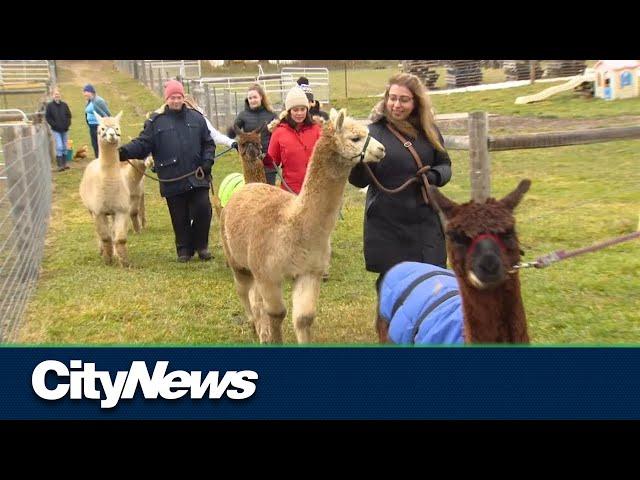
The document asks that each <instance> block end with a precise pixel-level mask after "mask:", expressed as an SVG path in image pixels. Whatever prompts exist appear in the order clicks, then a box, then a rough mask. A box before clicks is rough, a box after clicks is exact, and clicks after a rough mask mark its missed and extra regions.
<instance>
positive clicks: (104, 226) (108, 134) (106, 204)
mask: <svg viewBox="0 0 640 480" xmlns="http://www.w3.org/2000/svg"><path fill="white" fill-rule="evenodd" d="M121 116H122V112H120V113H118V115H116V116H115V117H104V118H102V117H100V116H99V115H98V114H96V118H98V121H99V122H100V123H99V125H98V151H99V155H98V158H96V159H95V160H92V161H91V162H90V163H89V165H87V168H86V169H85V171H84V173H83V175H82V180H81V181H80V198H81V199H82V203H83V204H84V206H85V207H87V209H88V210H89V212H90V213H91V216H92V217H93V219H94V221H95V227H96V233H97V234H98V241H99V244H100V254H101V255H102V257H103V259H104V261H105V263H107V264H110V263H111V262H112V261H113V254H114V246H115V254H116V258H117V260H118V263H119V264H120V265H122V266H127V265H128V264H129V260H128V258H127V230H128V224H129V215H130V192H129V186H128V185H127V182H126V181H125V178H124V176H123V175H122V168H121V165H120V156H119V154H118V147H119V146H120V117H121ZM109 217H111V218H112V219H113V225H112V226H111V225H109Z"/></svg>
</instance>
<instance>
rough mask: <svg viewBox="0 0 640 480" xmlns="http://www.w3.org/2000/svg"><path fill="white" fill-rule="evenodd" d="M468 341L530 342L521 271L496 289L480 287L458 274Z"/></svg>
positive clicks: (466, 339) (465, 333)
mask: <svg viewBox="0 0 640 480" xmlns="http://www.w3.org/2000/svg"><path fill="white" fill-rule="evenodd" d="M458 284H459V285H460V294H461V296H462V308H463V312H464V336H465V343H529V335H528V333H527V323H526V316H525V312H524V306H523V304H522V296H521V294H520V280H519V278H518V275H517V274H515V275H514V276H512V277H510V278H508V279H507V280H506V281H505V282H504V283H503V284H502V285H500V286H498V287H496V288H495V289H493V290H477V289H475V288H473V287H471V286H469V285H468V284H467V283H466V282H465V281H464V280H461V279H460V277H458Z"/></svg>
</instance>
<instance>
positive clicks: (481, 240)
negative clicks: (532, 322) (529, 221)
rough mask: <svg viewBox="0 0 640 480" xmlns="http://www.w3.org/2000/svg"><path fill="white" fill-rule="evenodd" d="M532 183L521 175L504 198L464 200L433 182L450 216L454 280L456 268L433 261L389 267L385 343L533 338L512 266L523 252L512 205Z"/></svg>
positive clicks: (380, 321)
mask: <svg viewBox="0 0 640 480" xmlns="http://www.w3.org/2000/svg"><path fill="white" fill-rule="evenodd" d="M530 185H531V182H530V181H529V180H523V181H522V182H520V184H519V185H518V187H517V188H516V189H515V190H514V191H513V192H511V193H510V194H508V195H507V196H506V197H504V198H503V199H502V200H496V199H494V198H490V199H488V200H487V201H486V202H484V203H475V202H467V203H464V204H457V203H455V202H454V201H452V200H450V199H449V198H447V197H446V196H444V195H443V194H442V193H441V192H440V191H439V190H438V189H437V188H434V187H430V188H429V194H430V198H431V199H432V200H433V203H434V207H435V208H437V209H438V210H439V211H440V213H441V214H442V216H443V217H444V220H445V224H446V226H445V233H446V237H447V251H448V255H449V260H450V262H451V265H452V266H453V273H454V274H455V281H453V279H452V278H451V275H452V273H451V271H449V270H445V269H441V268H439V267H436V266H434V265H428V264H421V263H416V262H405V263H402V264H399V265H396V266H395V267H394V268H393V269H391V270H390V271H389V273H388V274H387V275H386V276H385V279H384V280H383V283H382V286H381V294H380V295H381V302H380V303H379V305H378V318H377V321H376V329H377V332H378V336H379V340H380V342H381V343H385V342H394V343H459V342H461V341H464V343H529V335H528V333H527V322H526V316H525V312H524V307H523V304H522V297H521V293H520V279H519V276H518V270H516V269H514V268H513V267H514V265H517V264H518V263H519V262H520V254H521V251H520V246H519V243H518V238H517V235H516V232H515V219H514V217H513V210H514V208H515V207H516V206H517V205H518V203H520V201H521V200H522V197H523V195H524V194H525V193H526V192H527V191H528V190H529V187H530ZM407 279H410V280H407ZM411 279H413V280H411ZM414 280H415V281H414ZM408 282H411V283H410V285H411V288H407V287H406V285H408V284H409V283H408ZM434 285H438V287H437V288H434V287H433V286H434ZM405 288H407V289H405ZM458 294H459V296H457V295H458ZM400 298H401V299H402V300H398V299H400ZM460 300H461V301H460ZM390 305H393V308H390ZM438 308H441V309H440V311H438ZM425 312H429V313H425ZM427 315H428V316H427ZM390 337H391V338H390ZM445 338H446V340H444V339H445ZM392 339H393V340H392Z"/></svg>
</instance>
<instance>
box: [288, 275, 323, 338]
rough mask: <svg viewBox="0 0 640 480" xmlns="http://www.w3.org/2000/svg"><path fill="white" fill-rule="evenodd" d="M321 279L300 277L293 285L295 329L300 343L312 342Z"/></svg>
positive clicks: (315, 276)
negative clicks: (312, 327)
mask: <svg viewBox="0 0 640 480" xmlns="http://www.w3.org/2000/svg"><path fill="white" fill-rule="evenodd" d="M320 280H321V277H320V276H318V275H313V274H310V273H307V274H304V275H300V276H299V277H297V278H296V280H295V282H294V284H293V327H294V329H295V332H296V338H297V339H298V343H310V342H311V325H312V324H313V320H314V319H315V317H316V308H317V304H318V297H319V296H320Z"/></svg>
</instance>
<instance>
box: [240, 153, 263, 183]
mask: <svg viewBox="0 0 640 480" xmlns="http://www.w3.org/2000/svg"><path fill="white" fill-rule="evenodd" d="M240 158H241V159H242V173H243V174H244V182H245V183H267V176H266V174H265V173H264V167H263V166H262V162H261V161H260V160H258V159H257V158H252V159H246V158H244V157H240Z"/></svg>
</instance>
